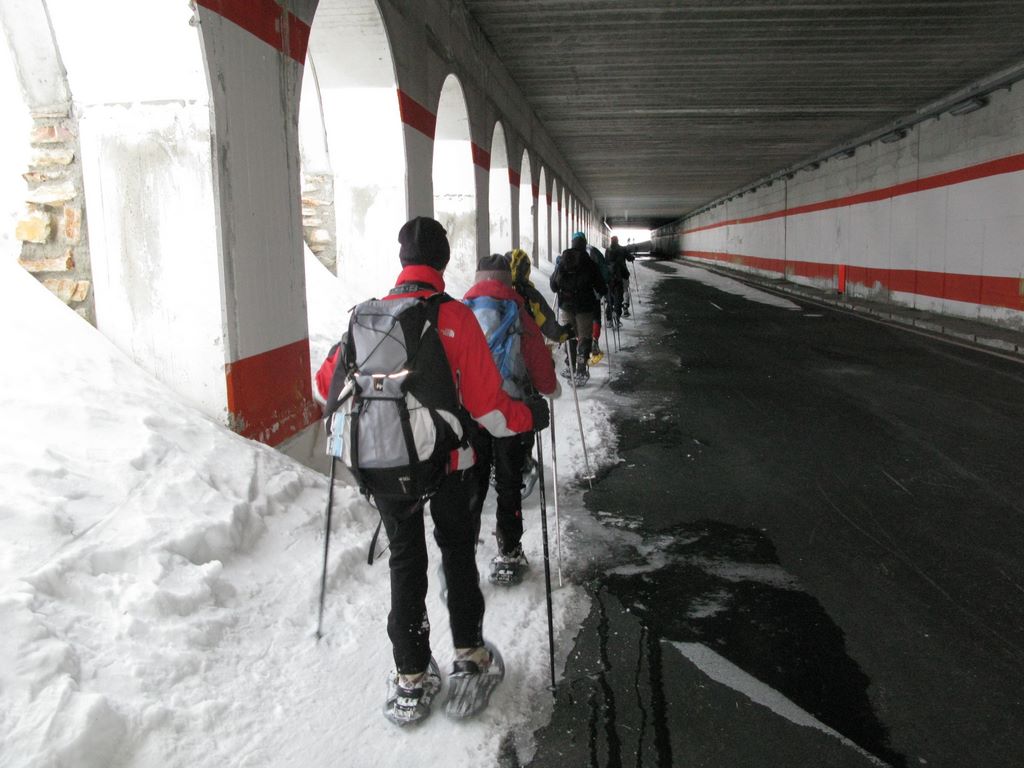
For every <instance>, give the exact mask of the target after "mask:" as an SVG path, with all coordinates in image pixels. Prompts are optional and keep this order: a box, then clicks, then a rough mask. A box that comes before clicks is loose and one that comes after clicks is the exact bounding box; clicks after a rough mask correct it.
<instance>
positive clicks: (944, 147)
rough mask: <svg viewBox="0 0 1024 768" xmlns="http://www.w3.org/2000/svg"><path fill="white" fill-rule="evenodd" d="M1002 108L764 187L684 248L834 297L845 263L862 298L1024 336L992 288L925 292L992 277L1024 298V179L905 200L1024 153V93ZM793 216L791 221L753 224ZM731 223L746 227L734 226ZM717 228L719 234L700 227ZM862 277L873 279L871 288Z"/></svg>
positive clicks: (721, 213) (929, 124)
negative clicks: (911, 187)
mask: <svg viewBox="0 0 1024 768" xmlns="http://www.w3.org/2000/svg"><path fill="white" fill-rule="evenodd" d="M990 98H991V103H990V104H989V105H988V106H987V107H985V108H983V109H981V110H978V111H976V112H972V113H970V114H966V115H961V116H954V115H950V114H943V115H941V116H940V117H939V118H936V119H930V120H927V121H925V122H923V123H921V124H919V125H917V126H915V127H914V128H913V129H912V130H911V131H910V132H909V133H908V135H907V136H906V137H905V138H903V139H902V140H900V141H897V142H894V143H890V144H885V143H882V142H877V141H876V142H874V143H873V144H871V145H868V146H864V147H860V148H858V149H857V151H856V154H855V155H854V156H853V157H849V158H841V157H835V158H833V159H831V160H829V161H828V162H825V163H823V164H822V165H821V167H820V168H818V169H815V170H804V171H801V172H798V173H797V174H796V175H795V176H794V177H793V178H792V179H791V180H789V181H788V182H787V181H779V182H776V183H775V184H774V185H772V186H771V187H768V188H763V187H762V188H761V189H759V190H757V191H755V192H754V193H748V194H746V195H744V196H743V197H740V198H736V199H734V200H732V201H729V202H728V203H726V204H724V205H720V206H717V207H715V208H713V209H711V210H710V211H708V212H705V213H703V214H701V215H699V216H695V217H692V218H691V219H688V220H685V221H684V222H683V223H682V224H681V226H679V230H680V231H684V232H685V233H684V234H683V235H682V238H681V250H682V251H683V253H686V254H691V255H702V254H703V255H707V254H719V255H721V256H722V258H726V259H733V260H735V259H737V258H739V257H751V258H753V259H755V260H767V261H762V262H760V265H758V263H757V262H756V261H755V265H754V266H753V267H751V266H745V267H743V266H741V267H739V268H742V269H758V266H760V270H759V271H767V272H769V273H771V274H780V273H782V272H783V271H785V273H786V274H787V275H788V276H789V277H790V279H792V280H794V281H796V282H803V283H807V284H813V285H817V286H818V287H822V288H834V287H835V285H836V283H835V274H836V273H837V271H838V266H839V265H845V266H846V267H847V269H848V270H849V273H848V274H849V276H850V277H848V280H850V281H851V282H848V283H847V293H848V294H850V295H854V296H869V297H872V298H875V299H881V300H891V301H893V302H897V303H900V304H904V305H907V306H913V307H917V308H920V309H927V310H931V311H936V312H941V313H946V314H951V315H957V316H963V317H971V318H978V319H982V320H987V321H993V322H998V323H1003V324H1008V325H1011V326H1014V327H1019V328H1024V313H1022V311H1021V308H1020V307H1019V306H1018V307H1016V308H1007V307H1003V306H991V305H989V304H988V303H986V302H987V297H989V296H991V294H990V293H983V292H982V291H981V289H980V288H979V290H978V291H977V292H976V294H975V295H974V298H971V296H970V295H967V296H965V295H961V294H958V295H956V296H955V297H951V296H949V295H945V296H932V295H927V294H926V293H925V292H923V291H924V289H923V288H921V286H922V285H924V284H926V283H927V284H938V285H942V284H943V281H945V284H947V285H953V284H959V285H971V281H970V279H969V278H970V277H972V276H973V277H975V278H977V282H978V283H979V286H980V284H981V280H982V279H983V278H999V279H1001V281H1002V284H1003V285H1004V286H1009V288H1010V289H1011V290H1012V287H1013V285H1014V283H1013V281H1015V280H1016V281H1021V282H1020V283H1019V284H1020V286H1021V291H1022V292H1024V246H1022V243H1024V171H1021V170H1014V171H1012V172H1009V173H1000V174H997V175H987V176H984V177H982V178H972V179H964V178H962V177H954V178H952V179H940V180H939V181H940V182H941V186H938V187H937V188H922V189H917V190H916V191H910V192H909V193H905V194H899V192H905V191H906V190H905V189H901V188H899V187H896V185H903V184H907V183H912V182H916V181H918V180H921V181H922V182H924V183H925V184H926V185H927V184H930V183H931V182H929V179H932V178H933V177H936V176H939V175H940V174H947V173H952V174H956V173H959V172H962V171H969V169H972V168H977V167H978V166H980V165H981V164H984V163H989V162H991V161H997V160H1001V159H1004V158H1011V159H1012V158H1013V157H1014V156H1017V155H1021V154H1022V153H1024V88H1020V87H1017V88H1014V89H1012V90H1006V89H1004V90H1001V91H997V92H995V93H993V94H991V97H990ZM1018 165H1019V164H1018ZM891 187H896V192H897V193H898V194H891V195H886V196H884V197H883V198H882V199H878V200H869V201H858V200H856V199H855V200H852V201H847V202H844V203H843V204H842V205H841V206H840V207H834V208H826V209H824V210H813V211H810V212H799V208H800V206H814V205H819V204H822V203H826V202H828V201H834V200H837V199H841V198H847V197H849V196H853V195H862V194H868V193H872V192H875V191H877V190H883V189H887V188H891ZM794 209H797V210H794ZM787 210H788V211H789V215H786V216H781V217H775V218H768V219H767V220H764V221H755V222H746V223H744V222H742V220H743V219H746V218H748V217H755V216H760V215H764V214H770V213H773V212H780V211H787ZM737 220H741V221H739V222H737ZM730 221H731V222H735V223H731V224H728V225H723V223H724V222H730ZM706 226H710V227H711V228H709V229H703V230H702V229H700V228H701V227H706ZM692 230H698V231H692ZM783 263H784V264H785V266H784V267H780V266H779V265H780V264H783ZM859 268H863V269H861V271H860V272H858V271H857V270H858V269H859ZM865 270H867V272H865ZM904 270H910V271H911V273H910V276H907V275H906V274H903V273H902V272H901V271H904ZM922 273H935V274H922ZM859 274H865V275H866V276H865V278H864V279H863V280H861V279H859V278H857V275H859ZM963 276H967V277H968V279H966V280H965V279H964V278H963ZM915 280H916V281H917V282H916V283H915ZM908 281H909V282H908ZM893 286H896V288H893ZM947 290H949V289H947ZM1022 295H1024V294H1022Z"/></svg>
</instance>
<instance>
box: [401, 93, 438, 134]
mask: <svg viewBox="0 0 1024 768" xmlns="http://www.w3.org/2000/svg"><path fill="white" fill-rule="evenodd" d="M398 111H399V113H400V114H401V116H402V122H403V123H405V124H406V125H408V126H409V127H410V128H414V129H415V130H417V131H419V132H420V133H422V134H423V135H424V136H426V137H427V138H428V139H430V140H431V141H433V139H434V131H435V130H437V115H435V114H434V113H433V112H431V111H430V110H429V109H427V108H426V107H424V106H423V105H422V104H420V103H419V102H418V101H416V99H414V98H413V97H412V96H410V95H409V94H407V93H406V92H405V91H403V90H402V89H401V88H399V89H398Z"/></svg>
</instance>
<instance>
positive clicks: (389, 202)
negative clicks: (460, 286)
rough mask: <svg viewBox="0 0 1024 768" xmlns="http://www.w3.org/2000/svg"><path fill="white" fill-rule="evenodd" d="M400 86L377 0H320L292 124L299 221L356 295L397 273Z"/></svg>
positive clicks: (401, 203)
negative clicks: (298, 167) (297, 154)
mask: <svg viewBox="0 0 1024 768" xmlns="http://www.w3.org/2000/svg"><path fill="white" fill-rule="evenodd" d="M397 93H398V91H397V82H396V78H395V66H394V62H393V59H392V55H391V46H390V43H389V41H388V35H387V30H386V29H385V26H384V22H383V19H382V17H381V15H380V12H379V10H378V8H377V4H376V3H375V2H374V0H320V3H319V5H318V8H317V13H316V16H315V17H314V20H313V24H312V28H311V30H310V38H309V55H308V56H307V61H306V72H305V76H304V81H303V89H302V105H301V106H302V108H301V110H300V123H299V133H300V148H301V150H302V161H303V168H302V182H303V195H302V202H303V228H304V233H305V237H306V241H307V243H308V244H309V246H310V248H311V249H312V250H313V252H314V253H316V254H317V256H318V257H319V258H320V260H321V261H322V262H323V263H324V264H325V265H327V266H328V267H329V268H334V269H335V270H336V272H337V274H338V276H339V277H340V278H342V279H343V280H345V281H347V282H351V283H354V284H355V287H356V290H357V291H358V292H359V293H360V294H367V295H370V294H373V293H376V292H379V291H380V289H381V286H382V285H387V283H388V282H389V281H390V280H391V279H392V278H393V277H394V270H395V259H394V253H395V235H396V233H397V232H398V230H399V228H400V227H401V226H402V224H403V223H404V222H405V220H406V218H407V216H406V189H405V185H406V162H405V148H404V143H403V135H402V118H401V114H400V111H399V100H398V98H397ZM318 117H319V119H317V118H318Z"/></svg>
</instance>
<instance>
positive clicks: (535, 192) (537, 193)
mask: <svg viewBox="0 0 1024 768" xmlns="http://www.w3.org/2000/svg"><path fill="white" fill-rule="evenodd" d="M533 196H534V197H540V184H534V185H533Z"/></svg>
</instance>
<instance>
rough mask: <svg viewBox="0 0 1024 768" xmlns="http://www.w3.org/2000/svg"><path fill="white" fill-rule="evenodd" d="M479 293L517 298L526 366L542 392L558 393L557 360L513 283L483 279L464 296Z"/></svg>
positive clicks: (467, 297) (474, 295)
mask: <svg viewBox="0 0 1024 768" xmlns="http://www.w3.org/2000/svg"><path fill="white" fill-rule="evenodd" d="M477 296H490V297H491V298H492V299H502V300H504V301H514V302H515V303H516V304H517V305H518V307H519V322H520V324H521V325H522V327H523V336H522V338H521V339H520V343H519V347H520V349H521V350H522V353H523V360H524V361H525V362H526V370H527V371H528V372H529V374H530V381H531V383H532V384H533V386H534V387H535V388H536V390H537V391H538V392H540V393H541V394H542V395H553V394H555V392H556V391H557V390H558V379H557V378H556V377H555V364H554V362H553V361H552V360H551V353H550V352H549V351H548V348H547V345H546V344H545V343H544V337H543V336H542V335H541V332H540V328H538V327H537V321H536V320H534V319H533V315H531V314H530V312H529V311H528V310H527V309H526V305H525V303H524V302H523V297H522V296H520V295H519V294H518V293H517V292H516V289H515V288H513V287H512V286H511V285H506V284H505V283H503V282H501V281H500V280H481V281H480V282H479V283H475V284H474V285H472V286H471V287H470V289H469V290H468V291H466V295H465V296H464V297H463V298H466V299H473V298H476V297H477Z"/></svg>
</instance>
